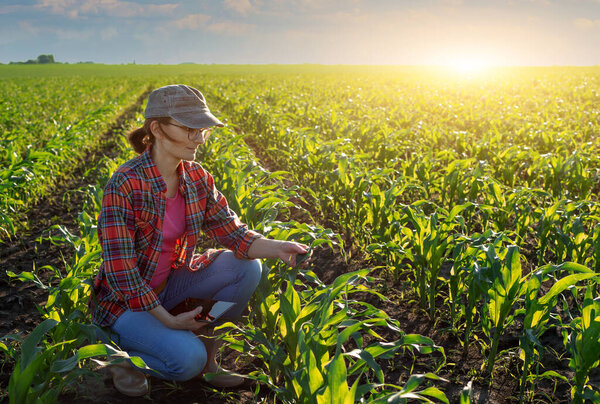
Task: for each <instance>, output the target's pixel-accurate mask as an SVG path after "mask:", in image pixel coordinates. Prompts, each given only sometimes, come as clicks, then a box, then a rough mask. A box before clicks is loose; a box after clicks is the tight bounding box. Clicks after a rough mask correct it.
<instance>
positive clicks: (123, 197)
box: [90, 85, 307, 396]
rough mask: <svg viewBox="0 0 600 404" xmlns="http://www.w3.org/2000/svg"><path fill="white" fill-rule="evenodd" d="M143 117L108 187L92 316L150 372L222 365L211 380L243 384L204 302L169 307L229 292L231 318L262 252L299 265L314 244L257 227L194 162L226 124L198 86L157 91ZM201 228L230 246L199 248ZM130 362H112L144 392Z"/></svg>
mask: <svg viewBox="0 0 600 404" xmlns="http://www.w3.org/2000/svg"><path fill="white" fill-rule="evenodd" d="M144 116H145V118H146V120H145V123H144V127H143V128H140V129H137V130H135V131H133V132H132V133H130V134H129V140H130V142H131V144H132V145H133V147H134V148H135V150H136V151H137V152H138V153H140V155H139V156H138V157H136V158H134V159H132V160H130V161H128V162H126V163H125V164H123V165H122V166H121V167H119V169H117V171H116V172H115V173H114V175H113V176H112V177H111V179H110V180H109V182H108V184H107V186H106V188H105V190H104V197H103V201H102V210H101V212H100V216H99V219H98V234H99V238H100V242H101V245H102V261H103V262H102V265H101V267H100V270H99V272H98V275H97V276H96V278H95V281H94V298H93V299H90V300H91V302H92V303H91V305H92V319H93V321H94V323H95V324H97V325H99V326H103V327H108V328H109V329H110V330H111V332H112V333H113V340H114V341H115V342H117V343H118V344H119V346H120V347H121V348H122V349H124V350H125V351H127V352H128V353H129V355H130V356H139V357H141V358H142V359H143V360H144V361H145V362H146V364H147V365H148V366H149V367H150V368H152V371H148V373H150V374H154V375H156V376H158V377H161V378H164V379H168V380H189V379H191V378H193V377H195V376H197V375H199V374H203V373H207V372H210V373H219V375H218V376H216V377H215V378H213V379H211V381H210V383H212V384H214V385H216V386H219V387H233V386H236V385H238V384H240V383H241V382H242V381H243V380H242V379H241V378H240V377H238V376H235V375H231V374H228V373H227V372H226V371H224V370H223V369H221V368H220V367H219V366H218V365H217V363H216V360H215V354H216V351H217V344H216V341H215V340H214V339H204V340H201V339H199V338H198V337H197V336H196V333H200V332H202V333H203V334H205V335H210V334H211V332H210V331H206V332H205V329H203V327H206V324H207V323H206V322H199V321H196V320H195V318H194V317H196V316H197V315H198V314H199V313H200V311H201V310H202V307H198V308H196V309H193V310H189V311H185V312H183V313H181V314H178V315H172V314H171V313H169V310H171V309H173V308H174V307H175V306H177V305H179V304H180V303H181V302H183V301H185V300H186V299H187V298H197V299H215V300H224V301H230V302H234V303H235V305H234V306H232V307H231V308H230V309H229V310H228V311H227V312H226V314H225V315H224V317H226V318H229V319H235V318H236V317H239V316H240V315H241V314H242V312H243V310H244V309H245V308H246V307H247V304H248V300H249V299H250V297H251V295H252V294H253V292H254V290H255V289H256V286H257V285H258V282H259V280H260V276H261V265H260V261H258V260H257V259H258V258H280V259H281V260H283V261H284V262H285V263H287V264H288V265H290V266H295V263H296V255H297V254H303V253H305V252H306V251H307V246H305V245H302V244H298V243H294V242H283V241H276V240H269V239H266V238H264V237H263V236H261V235H260V234H258V233H256V232H254V231H251V230H249V229H248V228H247V226H246V225H245V224H243V223H241V222H240V221H239V219H238V217H237V216H236V214H235V213H234V212H233V211H232V210H231V209H229V207H228V205H227V201H226V199H225V197H224V196H223V195H222V194H221V193H220V192H219V191H218V190H217V189H216V188H215V184H214V181H213V178H212V176H211V175H210V174H209V173H208V172H206V171H205V170H204V169H203V168H202V167H201V166H200V164H198V163H196V162H194V161H193V160H194V156H195V152H196V149H197V148H198V146H200V145H202V144H204V142H205V141H206V139H207V138H208V136H209V135H210V131H211V129H212V127H214V126H224V125H223V123H222V122H221V121H219V120H218V119H217V118H216V117H215V116H214V115H213V114H211V112H210V111H209V109H208V107H207V106H206V102H205V99H204V96H203V95H202V93H200V91H198V90H197V89H195V88H192V87H189V86H185V85H170V86H165V87H161V88H159V89H157V90H154V91H153V92H152V93H151V94H150V96H149V97H148V104H147V106H146V110H145V113H144ZM201 232H204V233H206V234H207V235H209V236H210V237H211V238H212V239H214V240H216V241H217V242H219V243H220V244H222V245H223V246H225V247H226V248H227V249H229V250H230V251H223V250H221V251H214V250H211V251H209V252H206V253H204V254H202V255H198V254H194V250H195V247H196V243H197V241H198V238H199V236H200V233H201ZM206 328H208V327H206ZM201 329H202V330H201ZM123 363H124V364H121V365H116V366H112V367H111V372H112V374H113V382H114V384H115V387H116V388H117V390H119V391H121V392H123V393H124V394H127V395H131V396H137V395H144V394H146V393H147V391H148V383H147V381H146V377H145V375H144V374H143V373H141V372H139V371H138V370H136V369H134V368H133V367H132V366H131V364H129V362H123Z"/></svg>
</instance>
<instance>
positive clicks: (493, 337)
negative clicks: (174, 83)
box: [213, 75, 600, 400]
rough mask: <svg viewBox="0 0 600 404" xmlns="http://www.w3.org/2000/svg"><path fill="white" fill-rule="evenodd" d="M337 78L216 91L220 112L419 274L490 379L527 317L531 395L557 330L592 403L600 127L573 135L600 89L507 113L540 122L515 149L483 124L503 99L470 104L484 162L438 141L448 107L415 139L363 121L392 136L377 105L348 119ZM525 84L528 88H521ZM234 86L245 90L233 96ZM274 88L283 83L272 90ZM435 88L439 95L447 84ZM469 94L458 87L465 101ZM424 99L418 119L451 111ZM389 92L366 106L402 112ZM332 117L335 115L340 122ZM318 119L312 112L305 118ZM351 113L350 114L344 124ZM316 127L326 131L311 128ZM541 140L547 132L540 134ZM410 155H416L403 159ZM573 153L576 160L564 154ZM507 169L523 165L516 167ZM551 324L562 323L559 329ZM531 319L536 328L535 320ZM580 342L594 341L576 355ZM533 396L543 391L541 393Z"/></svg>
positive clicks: (426, 297)
mask: <svg viewBox="0 0 600 404" xmlns="http://www.w3.org/2000/svg"><path fill="white" fill-rule="evenodd" d="M571 79H572V80H575V82H577V80H585V79H586V77H585V76H583V77H579V76H577V75H574V76H573V77H571ZM547 80H548V79H547ZM340 81H342V79H340ZM357 81H358V80H357ZM346 82H349V83H352V84H350V85H349V86H348V87H350V86H351V85H353V86H354V88H356V87H357V86H358V85H359V84H356V82H353V81H352V80H347V81H346ZM298 83H302V84H298ZM533 83H534V86H533V87H531V88H523V87H522V86H521V87H517V88H519V93H518V94H519V95H520V97H521V98H523V96H524V95H529V94H531V95H532V98H534V101H535V96H534V94H536V92H535V91H534V90H535V88H534V87H535V85H539V83H540V81H539V80H537V81H534V82H533ZM542 83H543V84H549V82H548V83H544V82H543V81H542ZM336 84H337V83H336V79H331V78H323V77H318V76H316V75H315V76H310V77H304V78H302V79H296V80H294V81H293V82H292V81H286V80H281V81H280V82H277V81H275V80H271V81H269V83H268V84H267V83H262V84H256V82H253V81H250V80H248V81H245V82H244V83H243V84H237V85H236V84H226V85H225V89H218V90H217V91H215V92H214V94H213V95H214V96H215V97H217V96H218V95H219V94H220V95H221V96H220V100H221V107H222V108H223V109H224V110H226V111H227V112H228V113H229V114H231V115H232V116H233V117H234V118H235V121H234V124H235V125H236V126H237V127H238V128H239V130H240V131H241V132H245V133H249V134H250V135H249V136H250V138H251V140H252V143H254V144H258V145H259V147H260V148H261V150H262V153H264V154H265V155H266V156H267V157H268V158H269V159H270V160H271V161H274V162H276V164H277V165H278V167H280V168H281V169H284V170H288V171H289V172H290V176H291V178H292V179H293V181H294V182H296V183H301V184H303V185H304V186H307V187H309V188H311V189H312V190H313V192H314V195H315V204H316V205H317V206H320V208H321V212H322V214H323V216H324V217H325V218H327V219H328V220H330V221H331V222H333V223H335V226H336V228H337V229H340V231H345V232H346V236H347V237H346V238H347V239H348V240H350V242H351V243H354V244H355V245H356V246H357V247H359V248H362V249H364V250H367V251H368V252H369V253H370V254H371V255H372V256H373V257H374V258H376V259H377V260H379V262H381V263H382V264H383V265H385V266H387V267H388V268H389V270H390V271H391V272H392V274H393V276H395V277H397V278H398V279H400V278H401V279H407V280H408V283H409V284H410V286H411V288H412V290H413V292H414V294H415V296H416V297H417V299H418V301H419V302H420V304H421V307H422V308H423V309H425V310H427V312H428V313H429V316H430V319H431V321H432V322H434V321H436V320H437V319H438V316H439V313H440V308H446V309H447V312H448V313H449V317H448V318H444V319H443V320H445V321H448V323H449V324H450V325H451V327H450V328H451V332H453V333H454V334H455V335H459V336H461V340H462V343H463V346H464V347H465V352H466V347H468V346H469V344H470V343H471V342H472V341H471V339H472V338H473V337H477V341H479V343H480V345H481V349H482V354H483V355H484V356H485V357H486V358H487V359H486V360H485V361H484V374H485V373H487V374H492V372H493V368H494V363H495V360H496V356H497V354H498V341H499V339H500V338H501V336H502V335H503V332H504V331H505V330H506V328H507V327H509V326H515V324H514V322H515V318H517V317H518V318H521V317H520V316H523V315H524V316H525V319H526V321H525V324H524V325H523V326H522V327H520V329H519V332H520V333H521V335H522V338H521V339H520V343H519V350H520V352H522V355H523V363H522V375H523V376H522V380H521V394H520V396H521V398H522V399H523V398H524V394H525V390H526V389H527V388H528V387H529V386H530V385H531V386H532V384H531V383H530V382H532V381H535V380H536V379H538V380H539V379H540V378H542V377H545V376H548V374H544V376H540V375H539V374H534V375H533V376H530V374H529V372H530V369H529V366H530V364H531V363H533V362H534V361H535V359H536V358H539V357H540V355H541V353H542V352H543V351H544V350H543V347H542V346H541V345H540V344H539V343H536V342H537V341H538V340H539V338H540V337H541V335H542V334H543V333H544V332H546V331H547V329H548V327H560V329H563V330H569V332H567V331H563V332H564V333H565V337H564V350H565V351H566V352H568V354H569V355H570V357H571V362H570V366H571V367H572V369H573V370H574V371H575V375H576V376H577V379H576V380H575V383H574V388H573V398H574V399H575V400H581V399H582V397H583V396H584V395H585V394H587V395H588V396H590V397H591V396H592V395H597V394H598V391H597V389H594V388H593V387H592V386H591V385H587V386H586V387H585V389H584V386H585V385H586V383H587V381H588V373H589V371H590V369H591V368H592V367H593V366H595V364H597V363H598V359H599V357H598V355H597V354H594V355H591V356H587V360H588V361H589V362H585V363H584V362H583V361H582V358H583V356H581V355H582V352H586V354H587V353H589V352H598V351H600V350H599V349H598V347H599V346H600V341H599V339H598V335H597V334H595V333H597V332H598V327H599V326H600V322H599V321H600V318H597V317H596V315H595V314H592V315H591V317H590V316H587V317H586V315H585V313H586V311H589V310H592V312H593V307H595V306H594V305H595V304H596V303H594V302H593V300H590V299H589V298H586V297H585V296H593V295H594V293H595V291H596V290H597V289H598V285H597V282H596V276H597V275H596V273H597V271H598V268H599V263H600V255H599V253H600V225H599V220H598V219H599V217H600V216H599V215H598V213H599V208H600V206H599V204H598V202H597V197H598V190H597V189H596V188H595V187H594V184H596V183H597V170H598V168H597V167H598V164H597V163H598V161H597V160H598V158H597V154H594V153H588V150H586V148H587V147H589V148H590V149H591V150H594V148H595V147H596V146H593V145H589V144H586V143H584V144H582V143H577V141H578V136H580V135H581V133H583V132H585V134H586V136H588V138H586V139H587V140H591V139H592V138H591V137H590V136H592V134H593V133H594V130H595V131H597V129H598V123H597V118H593V119H592V120H591V121H588V122H586V126H588V125H587V124H588V123H589V124H591V128H590V129H586V128H585V127H584V128H581V126H579V127H575V128H574V127H573V126H576V125H581V123H580V122H579V121H576V120H569V119H567V118H568V117H569V116H570V115H573V114H575V111H579V113H580V115H581V114H582V113H584V114H585V113H587V115H588V116H593V117H594V116H595V117H597V113H598V111H597V109H596V107H595V106H594V105H593V104H591V103H590V102H589V99H588V98H592V99H593V97H596V96H597V93H595V92H594V90H589V89H587V90H586V91H584V92H583V96H582V97H580V96H579V93H572V92H571V93H572V95H574V97H571V98H569V101H570V102H568V103H567V102H564V101H563V102H561V103H556V104H552V105H550V106H548V108H539V107H538V108H537V109H534V108H533V107H532V106H535V105H537V104H535V103H534V104H529V102H530V101H524V102H525V103H526V104H527V105H530V107H531V111H530V113H529V115H525V116H524V115H523V114H520V113H515V114H513V115H510V116H506V115H503V116H501V118H502V119H501V120H500V121H502V120H505V121H508V123H506V124H504V127H505V129H506V130H508V129H507V128H509V127H510V125H515V121H517V123H518V124H519V125H523V126H524V127H526V128H529V129H528V131H527V132H524V133H520V135H522V138H523V139H522V142H521V143H520V144H517V145H515V144H514V143H513V142H515V139H518V137H515V136H514V134H513V133H511V132H508V133H503V132H500V131H498V130H494V131H492V133H481V131H480V129H478V128H481V127H482V126H483V121H486V122H492V121H494V120H495V119H499V118H495V116H494V114H496V113H497V111H496V109H497V108H496V107H495V106H496V104H497V103H496V102H493V101H492V102H491V104H492V105H493V106H494V108H485V106H486V105H488V104H484V105H483V108H482V106H481V105H475V104H474V103H473V102H471V103H470V104H469V105H468V106H465V107H464V108H472V109H473V108H482V110H481V115H482V117H483V118H482V123H481V124H480V125H479V126H478V125H474V126H473V127H472V132H467V134H468V135H469V136H472V137H473V138H474V139H476V140H475V141H473V142H472V143H471V145H470V146H469V147H472V148H473V150H475V149H477V150H476V152H477V153H476V158H475V157H470V156H469V155H470V154H471V153H469V155H467V156H465V155H464V151H463V154H462V155H461V154H460V153H458V152H457V150H456V149H453V148H452V147H448V145H443V144H442V145H439V144H437V143H436V142H437V140H436V139H441V138H442V137H443V136H436V133H442V134H443V133H446V134H449V137H452V134H453V133H454V130H455V128H454V127H453V125H454V124H455V122H453V121H452V120H449V119H446V118H444V113H443V111H438V113H437V114H436V115H435V116H437V117H438V118H439V120H438V121H437V122H436V123H435V124H432V127H428V126H427V125H426V124H425V123H423V122H420V123H419V127H418V128H412V130H411V131H408V132H410V133H405V132H404V131H400V132H395V133H394V132H393V131H392V132H386V130H375V129H373V130H372V131H370V132H365V130H364V125H363V123H362V121H364V120H369V121H370V122H371V128H377V126H378V124H380V125H381V127H384V128H385V127H386V126H389V124H388V123H387V118H386V120H383V121H375V122H373V120H372V119H371V116H370V115H369V112H370V111H371V110H370V109H369V106H365V108H364V112H365V115H362V121H361V122H358V120H359V119H353V118H352V116H353V110H352V108H349V111H348V112H347V113H342V112H338V111H339V110H342V111H343V110H344V108H345V106H346V105H347V104H343V103H340V102H339V100H340V98H343V97H344V96H339V95H338V94H337V93H335V91H334V88H335V85H336ZM362 84H363V83H360V85H361V86H362ZM517 84H519V82H518V81H517V82H516V84H515V82H514V81H513V82H511V83H510V85H511V86H517ZM228 85H231V86H233V87H234V89H235V91H233V90H232V91H231V92H230V93H228V92H227V91H226V89H227V88H228V87H227V86H228ZM275 85H279V87H275V88H273V87H274V86H275ZM288 86H289V87H288ZM298 86H304V88H305V90H306V93H307V92H308V89H310V90H311V91H312V93H311V94H312V97H308V96H307V95H306V93H305V94H303V93H302V92H298V91H296V90H297V88H298ZM431 86H432V87H434V88H435V83H434V84H432V85H431ZM555 86H556V84H555ZM569 86H571V87H569ZM569 86H558V87H555V88H552V89H549V90H548V91H554V93H553V94H552V96H554V97H561V96H563V94H562V93H563V92H566V91H568V90H570V89H572V86H573V82H571V83H570V84H569ZM380 88H381V87H377V90H378V91H379V89H380ZM461 90H462V88H460V87H459V88H456V91H457V92H459V93H460V92H461ZM487 91H489V89H488V90H487ZM341 92H342V93H345V90H344V89H342V91H341ZM367 93H368V92H367ZM230 94H233V96H232V95H230ZM250 94H255V96H254V97H252V96H250ZM256 94H258V95H256ZM332 94H334V95H333V96H331V95H332ZM402 94H404V91H403V92H402ZM423 94H425V95H427V94H429V95H431V88H429V87H428V88H425V89H423V88H419V89H418V91H417V90H415V89H413V91H408V97H409V98H410V99H411V100H414V99H415V97H420V98H419V99H420V100H421V102H422V104H418V105H413V109H416V110H417V111H418V110H422V109H427V108H428V107H429V106H431V104H432V103H433V102H438V103H440V104H441V105H445V103H447V102H448V99H447V98H445V97H444V96H443V95H442V96H440V95H439V94H436V96H435V97H433V98H434V99H425V98H423ZM485 94H486V95H488V97H489V98H494V97H495V98H508V96H509V95H510V91H506V90H505V91H501V92H498V93H493V92H489V93H488V92H485ZM345 95H347V94H345ZM544 95H545V96H546V97H548V94H544ZM328 96H331V100H330V101H329V102H327V101H326V100H327V97H328ZM336 96H337V98H336ZM378 97H383V96H381V94H380V93H377V95H374V96H371V97H370V98H369V97H368V99H369V102H368V103H365V104H368V105H373V104H375V105H377V104H378V103H377V102H376V101H375V102H373V99H378V100H379V101H380V102H379V104H380V105H393V101H394V99H395V98H393V97H392V98H391V99H388V100H385V101H386V102H383V101H381V99H380V98H378ZM450 98H452V97H450ZM565 98H566V97H565ZM466 99H468V97H466ZM558 99H562V98H558ZM509 102H514V100H510V99H509ZM423 104H424V105H423ZM290 105H295V106H296V107H295V112H296V113H289V112H287V111H290V110H292V111H293V110H294V108H293V107H292V106H290ZM556 105H561V107H556ZM562 105H564V107H562ZM362 106H363V104H361V107H362ZM553 108H554V109H553ZM442 109H443V108H442ZM286 110H287V111H286ZM502 110H503V111H504V110H505V109H504V108H502ZM281 111H283V112H281ZM332 111H334V112H332ZM463 113H464V111H463ZM332 114H335V116H336V117H337V118H336V120H334V121H333V123H332V119H331V117H332ZM557 114H558V115H560V114H563V115H560V116H562V119H563V120H568V122H567V123H565V124H564V126H562V127H560V128H556V127H553V128H548V125H542V122H541V121H540V120H539V117H540V116H544V117H545V118H547V117H548V116H552V117H554V119H557V118H556V117H555V116H556V115H557ZM568 114H570V115H568ZM306 115H310V118H305V117H306ZM347 115H349V116H350V117H351V118H342V117H345V116H347ZM466 115H467V114H466V113H465V115H462V116H466ZM424 116H425V118H427V116H428V115H427V114H424ZM305 119H310V122H311V123H319V124H317V125H312V126H302V125H303V123H306V121H303V120H305ZM456 119H461V118H456ZM323 122H330V127H332V129H331V130H329V131H324V130H322V126H321V125H322V123H323ZM544 122H545V121H544ZM441 124H445V125H446V126H447V127H443V126H441ZM294 125H299V126H294ZM367 125H368V124H367ZM556 125H561V124H560V122H559V123H558V124H556ZM417 129H418V130H417ZM579 130H581V132H579ZM560 131H563V132H560ZM411 133H412V134H411ZM536 133H540V136H537V135H536V136H537V137H534V135H535V134H536ZM402 134H406V135H407V137H408V138H409V142H410V140H413V144H411V145H410V146H406V143H404V142H403V141H398V142H397V143H396V142H394V140H395V139H396V138H395V136H399V135H402ZM528 134H529V135H528ZM416 136H419V140H417V139H416V138H415V137H416ZM544 136H551V137H556V138H558V137H559V136H562V137H565V138H566V139H567V141H564V142H561V143H560V144H559V145H557V147H556V148H555V150H556V151H555V152H554V154H553V155H550V156H543V155H541V154H540V153H539V152H538V151H536V150H542V151H543V150H544V148H545V147H547V145H546V143H545V140H544ZM569 136H570V137H569ZM536 139H537V141H535V140H536ZM526 142H528V143H526ZM362 145H367V146H362ZM504 145H508V147H506V146H504ZM561 145H562V146H561ZM382 147H385V149H386V153H387V151H391V154H386V156H389V157H391V156H394V157H393V158H390V159H387V158H386V159H384V160H383V161H382V158H381V157H382V153H381V148H382ZM407 148H409V150H411V151H410V153H406V152H405V149H407ZM436 148H437V149H436ZM571 149H573V150H572V151H571ZM566 152H569V153H571V154H569V155H565V154H564V153H566ZM583 156H585V157H583ZM497 157H499V158H497ZM480 158H485V160H480ZM507 161H512V162H514V163H515V164H513V165H512V166H511V165H510V164H509V165H507V164H506V162H507ZM523 165H524V166H525V167H528V171H527V175H526V176H525V179H523V176H522V175H520V174H522V173H521V172H520V171H519V170H517V169H515V167H517V168H518V167H520V166H523ZM501 170H504V171H501ZM498 173H502V175H501V176H498ZM528 178H529V179H528ZM531 178H534V180H533V181H532V180H530V179H531ZM509 180H510V181H509ZM519 250H520V251H521V252H522V254H520V253H519ZM522 265H524V266H525V267H524V268H522ZM589 268H592V269H593V270H594V271H596V272H594V271H592V270H590V269H589ZM544 282H546V283H548V282H550V283H551V284H552V285H554V286H552V288H551V290H550V291H549V292H548V293H547V294H544V291H545V290H543V289H541V288H540V287H539V285H540V284H541V283H544ZM536 285H537V286H536ZM566 289H569V290H570V291H571V292H569V293H568V294H572V296H571V298H570V299H569V298H568V297H566V295H565V294H564V293H563V292H565V290H566ZM542 296H543V297H542ZM440 297H441V298H442V299H440ZM559 297H560V299H567V300H563V301H565V302H568V304H567V303H565V304H567V306H568V307H570V310H569V313H570V314H569V316H566V317H564V318H561V317H560V316H558V315H557V314H556V313H557V300H556V299H558V298H559ZM528 299H529V300H528ZM538 300H539V301H543V302H544V305H543V306H537V307H533V306H532V304H531V302H538ZM444 312H445V311H442V313H444ZM550 313H552V315H550ZM550 317H551V318H552V321H549V322H548V318H550ZM532 318H534V319H535V321H533V322H531V321H532V320H531V319H532ZM527 319H529V320H527ZM542 319H544V320H543V321H542ZM532 324H533V325H532ZM536 327H537V328H536ZM581 330H589V334H588V335H587V336H586V337H582V334H581V332H582V331H581ZM474 331H476V333H475V334H474ZM478 334H479V335H480V336H477V335H478ZM482 336H483V337H482ZM528 338H529V339H528ZM575 340H578V341H580V342H581V344H583V345H586V344H587V346H586V347H583V346H578V347H576V345H575V344H574V342H573V341H575ZM551 374H552V375H553V376H554V377H558V378H561V379H563V380H565V381H566V377H565V375H564V374H563V375H559V374H558V373H557V372H554V371H553V373H551ZM584 390H585V392H586V393H584ZM530 393H531V394H533V389H532V390H531V391H530Z"/></svg>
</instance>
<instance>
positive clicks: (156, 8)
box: [36, 0, 178, 19]
mask: <svg viewBox="0 0 600 404" xmlns="http://www.w3.org/2000/svg"><path fill="white" fill-rule="evenodd" d="M177 7H178V5H177V4H158V5H157V4H138V3H134V2H130V1H121V0H85V1H80V0H38V4H37V5H36V8H38V9H49V10H50V11H51V12H52V13H54V14H64V15H67V16H69V17H70V18H73V19H75V18H77V17H78V16H79V15H82V14H83V15H85V14H106V15H110V16H113V17H135V16H143V15H155V14H165V13H170V12H172V11H173V10H174V9H175V8H177Z"/></svg>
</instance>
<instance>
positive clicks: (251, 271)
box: [244, 258, 262, 288]
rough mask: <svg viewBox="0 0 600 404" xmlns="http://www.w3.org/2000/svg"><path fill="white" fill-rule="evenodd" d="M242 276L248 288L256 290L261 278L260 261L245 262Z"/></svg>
mask: <svg viewBox="0 0 600 404" xmlns="http://www.w3.org/2000/svg"><path fill="white" fill-rule="evenodd" d="M244 275H245V277H246V279H247V281H246V282H247V285H248V287H253V288H256V287H257V286H258V283H259V282H260V278H261V277H262V263H261V262H260V260H259V259H258V258H257V259H253V260H247V261H246V263H245V268H244Z"/></svg>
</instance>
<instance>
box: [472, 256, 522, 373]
mask: <svg viewBox="0 0 600 404" xmlns="http://www.w3.org/2000/svg"><path fill="white" fill-rule="evenodd" d="M485 252H486V258H487V264H489V270H490V274H491V285H490V287H489V289H488V290H487V297H486V302H485V308H484V310H485V311H486V312H487V316H485V315H484V316H482V318H481V320H482V322H481V325H482V328H483V332H484V334H485V335H486V337H487V338H488V340H489V341H490V342H491V344H490V351H489V355H488V357H487V360H486V361H485V365H486V367H485V372H486V373H487V374H491V373H492V370H493V369H494V363H495V362H496V355H497V353H498V342H499V341H500V337H501V336H502V334H503V333H504V330H505V328H506V327H507V326H508V325H510V324H511V323H512V322H513V321H514V319H515V315H516V314H518V313H517V312H516V311H515V310H514V306H515V304H517V303H518V301H519V298H520V297H521V296H522V295H523V293H524V292H525V290H526V286H527V285H526V283H525V279H523V278H522V276H521V275H522V274H521V262H520V256H519V251H518V248H517V247H516V246H508V247H507V249H506V251H505V252H502V253H501V256H499V255H498V254H497V253H496V249H495V248H494V247H493V246H491V247H489V248H485Z"/></svg>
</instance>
